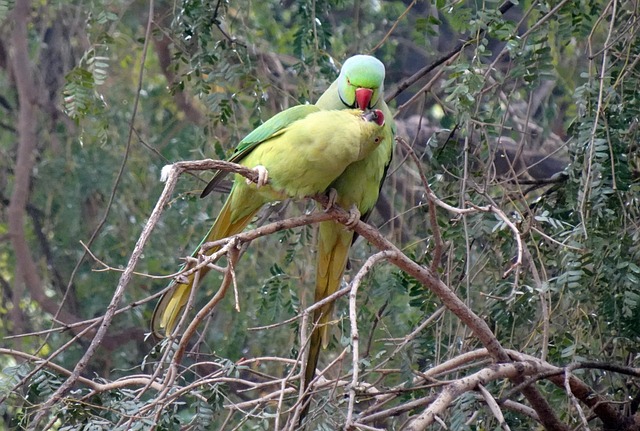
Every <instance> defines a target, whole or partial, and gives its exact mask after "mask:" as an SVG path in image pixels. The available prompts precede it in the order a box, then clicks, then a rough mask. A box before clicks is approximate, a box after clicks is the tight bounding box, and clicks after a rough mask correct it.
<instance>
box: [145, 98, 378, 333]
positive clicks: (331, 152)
mask: <svg viewBox="0 0 640 431" xmlns="http://www.w3.org/2000/svg"><path fill="white" fill-rule="evenodd" d="M384 124H385V117H384V114H383V113H382V111H380V110H378V109H375V110H370V111H368V112H366V113H363V111H361V110H359V109H351V110H322V109H320V108H319V107H318V106H315V105H300V106H295V107H293V108H290V109H287V110H285V111H282V112H281V113H279V114H277V115H275V116H274V117H272V118H271V119H269V120H268V121H266V122H265V123H264V124H262V125H261V126H260V127H258V128H257V129H255V130H254V131H253V132H251V133H250V134H249V135H247V136H246V137H245V138H244V139H243V140H242V141H241V142H240V143H239V144H238V147H237V148H236V150H235V152H234V154H233V155H232V156H231V158H230V159H229V161H232V162H236V163H239V164H241V165H244V166H246V167H248V168H252V169H255V170H256V171H257V172H258V176H259V180H258V183H257V184H254V183H251V182H248V181H247V180H246V179H245V178H244V177H242V176H241V175H238V174H236V175H235V178H234V183H233V187H232V188H231V193H230V194H229V196H228V198H227V200H226V202H225V203H224V206H223V207H222V210H221V211H220V214H219V215H218V217H217V218H216V220H215V222H214V224H213V226H212V227H211V229H210V230H209V233H208V234H207V236H206V237H205V238H204V239H203V241H202V242H201V244H200V245H202V244H203V243H205V242H210V241H216V240H219V239H222V238H226V237H228V236H231V235H234V234H237V233H239V232H241V231H242V230H243V229H244V228H245V227H246V226H247V224H248V223H249V222H250V221H251V219H252V218H253V216H254V215H255V214H256V213H257V212H258V210H259V209H260V208H261V207H262V206H263V205H264V204H265V203H267V202H274V201H279V200H284V199H287V198H304V197H306V196H311V195H316V194H319V193H324V192H325V191H326V190H327V189H328V188H329V186H330V184H331V183H332V182H333V181H334V180H335V179H336V178H338V176H339V175H340V174H342V173H343V172H344V170H345V168H346V167H347V166H349V165H350V164H351V163H353V162H356V161H358V160H362V159H363V158H365V157H367V156H368V155H370V154H371V152H372V151H374V150H375V149H376V148H377V147H378V145H379V144H380V143H381V142H382V140H383V139H384V130H385V129H384ZM223 176H224V173H222V172H217V173H216V174H215V175H214V177H213V179H212V180H211V182H210V183H209V184H208V185H207V187H206V188H205V189H204V191H203V192H202V195H203V196H204V195H207V194H208V193H210V192H211V190H212V189H213V188H214V186H215V184H217V182H218V181H220V179H222V177H223ZM199 248H200V247H198V249H199ZM198 249H196V252H194V256H195V255H196V254H197V252H198ZM218 249H219V248H218ZM218 249H211V250H208V251H207V253H208V254H212V253H214V252H215V251H216V250H218ZM207 271H208V269H207V268H206V267H205V268H202V269H201V270H200V277H201V278H202V277H203V276H204V275H205V274H206V272H207ZM193 281H194V275H191V276H189V277H188V282H186V283H180V282H177V281H173V282H172V285H171V288H170V289H169V290H168V291H167V292H166V293H165V294H164V295H163V296H162V298H161V299H160V301H159V302H158V305H157V306H156V309H155V311H154V313H153V317H152V320H151V330H152V331H153V333H154V334H155V335H156V336H157V337H159V338H161V337H162V336H164V335H168V334H170V333H171V332H172V331H173V329H174V328H175V326H176V324H177V323H178V321H179V317H180V316H181V314H182V311H183V309H184V307H185V305H186V303H187V300H188V298H189V295H190V292H191V289H192V288H193Z"/></svg>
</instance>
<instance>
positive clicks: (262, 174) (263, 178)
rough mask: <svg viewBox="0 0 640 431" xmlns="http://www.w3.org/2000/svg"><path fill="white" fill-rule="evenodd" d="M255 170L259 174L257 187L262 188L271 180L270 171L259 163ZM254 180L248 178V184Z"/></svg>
mask: <svg viewBox="0 0 640 431" xmlns="http://www.w3.org/2000/svg"><path fill="white" fill-rule="evenodd" d="M253 171H254V172H255V173H256V174H258V181H256V187H257V188H260V187H262V186H264V185H266V184H267V183H268V182H269V171H267V168H265V167H264V166H262V165H258V166H256V167H255V168H253ZM252 182H253V181H251V180H250V179H248V178H247V184H251V183H252Z"/></svg>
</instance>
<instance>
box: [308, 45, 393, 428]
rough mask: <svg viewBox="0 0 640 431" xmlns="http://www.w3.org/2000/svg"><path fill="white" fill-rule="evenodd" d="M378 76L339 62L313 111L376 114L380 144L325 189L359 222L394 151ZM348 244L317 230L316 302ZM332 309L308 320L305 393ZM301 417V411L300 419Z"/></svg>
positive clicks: (366, 66) (367, 62)
mask: <svg viewBox="0 0 640 431" xmlns="http://www.w3.org/2000/svg"><path fill="white" fill-rule="evenodd" d="M384 75H385V68H384V65H383V64H382V62H380V60H378V59H377V58H375V57H372V56H368V55H356V56H353V57H350V58H348V59H347V60H346V61H345V62H344V64H343V66H342V68H341V70H340V75H339V76H338V78H337V79H336V80H335V81H334V82H333V83H332V84H331V86H330V87H329V88H328V89H327V91H325V92H324V93H323V94H322V96H320V98H319V99H318V101H317V102H316V106H318V107H319V108H321V109H353V108H360V109H362V110H366V109H379V110H381V111H382V112H383V114H384V116H385V124H384V126H383V141H382V143H381V144H380V145H379V146H378V147H377V148H376V149H375V150H374V151H373V152H372V153H371V154H369V155H368V156H367V157H365V158H363V159H362V160H360V161H357V162H355V163H352V164H351V165H349V167H347V169H346V170H345V171H344V172H343V173H342V174H341V175H340V176H339V177H338V178H337V179H336V180H335V181H334V182H333V183H332V184H331V186H330V187H331V188H333V189H335V190H336V191H337V200H336V203H337V204H338V205H339V206H341V207H342V208H344V209H347V210H349V209H352V208H354V207H355V208H356V209H357V210H358V211H359V212H360V214H361V215H362V217H361V218H362V219H364V220H366V218H367V217H368V215H369V214H370V212H371V211H372V210H373V207H374V205H375V204H376V201H377V200H378V195H379V192H380V187H381V186H382V182H383V181H384V178H385V176H386V172H387V168H388V167H389V163H390V162H391V156H392V153H393V148H394V137H395V124H394V122H393V116H392V115H391V112H390V111H389V107H388V106H387V104H386V103H385V101H384V98H383V91H384V89H383V83H384ZM353 240H354V233H353V231H352V230H348V229H346V228H345V227H344V226H343V225H342V224H339V223H336V222H332V221H328V222H323V223H321V224H320V228H319V235H318V256H317V264H316V287H315V301H316V302H318V301H320V300H322V299H323V298H326V297H327V296H329V295H331V294H333V293H334V292H335V291H337V290H338V288H339V287H340V283H341V280H342V275H343V273H344V270H345V267H346V265H347V261H348V256H349V249H350V248H351V244H352V242H353ZM332 308H333V304H328V305H325V306H324V307H321V308H320V309H318V310H317V311H316V312H315V314H314V319H313V320H314V322H315V323H317V327H316V329H314V331H313V332H312V333H311V340H310V345H309V357H308V360H307V367H306V373H305V388H306V387H308V386H309V383H310V382H311V380H312V379H313V377H314V376H315V371H316V367H317V365H318V357H319V355H320V347H321V346H322V347H326V345H327V344H328V341H329V340H328V336H327V328H328V323H329V321H330V320H331V314H332ZM307 407H308V406H307ZM305 414H306V409H305V413H303V416H304V415H305Z"/></svg>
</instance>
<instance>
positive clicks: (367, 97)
mask: <svg viewBox="0 0 640 431" xmlns="http://www.w3.org/2000/svg"><path fill="white" fill-rule="evenodd" d="M383 83H384V64H382V62H381V61H380V60H378V59H377V58H375V57H372V56H370V55H354V56H353V57H349V58H348V59H347V61H345V62H344V64H343V65H342V69H341V70H340V76H339V77H338V95H339V96H340V100H341V101H342V103H343V104H344V105H345V106H346V107H348V108H359V109H362V110H363V111H366V110H367V109H373V108H375V107H376V105H377V104H378V100H379V99H380V95H381V94H382V93H383V91H384V89H383Z"/></svg>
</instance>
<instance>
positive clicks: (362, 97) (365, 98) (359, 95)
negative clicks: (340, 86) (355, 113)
mask: <svg viewBox="0 0 640 431" xmlns="http://www.w3.org/2000/svg"><path fill="white" fill-rule="evenodd" d="M372 96H373V90H371V89H370V88H358V89H357V90H356V105H358V108H360V109H362V110H363V111H365V110H367V109H369V103H370V102H371V97H372Z"/></svg>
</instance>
